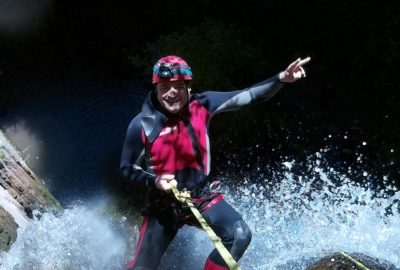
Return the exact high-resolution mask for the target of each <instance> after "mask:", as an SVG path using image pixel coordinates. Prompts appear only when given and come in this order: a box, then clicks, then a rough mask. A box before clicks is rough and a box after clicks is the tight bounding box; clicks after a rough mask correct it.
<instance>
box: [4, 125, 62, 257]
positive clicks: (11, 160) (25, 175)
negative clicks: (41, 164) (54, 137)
mask: <svg viewBox="0 0 400 270" xmlns="http://www.w3.org/2000/svg"><path fill="white" fill-rule="evenodd" d="M0 176H1V177H0V191H1V192H0V207H1V209H2V213H3V214H4V212H5V213H7V214H8V215H7V218H4V219H3V218H1V219H0V231H1V230H3V232H4V235H2V234H1V233H0V237H2V238H1V240H0V251H4V250H8V248H9V246H10V245H11V243H12V242H13V241H14V240H15V237H14V236H15V235H14V234H15V231H16V227H19V226H25V225H26V224H27V223H28V222H29V219H32V218H34V217H35V215H33V214H32V213H34V212H39V213H44V212H57V211H58V210H60V209H61V206H60V204H59V202H58V201H57V200H56V199H55V198H54V197H53V196H52V195H51V194H50V192H49V191H48V190H47V188H46V187H45V185H44V184H43V182H42V181H41V180H40V179H39V178H38V177H36V176H35V174H34V173H33V172H32V171H31V170H30V169H29V168H28V166H27V165H26V163H25V162H24V161H23V159H22V158H21V156H20V154H19V153H18V151H17V150H16V149H15V148H14V147H13V146H12V145H11V143H10V142H9V141H8V140H7V139H6V138H5V137H4V135H3V134H2V133H1V131H0ZM4 216H6V215H5V214H4ZM10 218H11V219H12V220H13V222H14V223H13V224H16V225H17V226H16V227H15V226H14V225H11V223H10V221H9V220H10Z"/></svg>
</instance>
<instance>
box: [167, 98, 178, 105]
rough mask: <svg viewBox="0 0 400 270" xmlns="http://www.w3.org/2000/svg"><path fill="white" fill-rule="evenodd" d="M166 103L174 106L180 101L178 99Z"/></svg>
mask: <svg viewBox="0 0 400 270" xmlns="http://www.w3.org/2000/svg"><path fill="white" fill-rule="evenodd" d="M165 102H167V104H168V105H170V106H172V105H174V104H176V103H178V102H179V99H177V100H166V101H165Z"/></svg>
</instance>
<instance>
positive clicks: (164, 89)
mask: <svg viewBox="0 0 400 270" xmlns="http://www.w3.org/2000/svg"><path fill="white" fill-rule="evenodd" d="M156 92H157V100H158V102H159V103H160V104H161V106H162V107H163V108H164V109H165V110H166V111H167V112H169V113H172V114H176V113H179V112H180V111H181V110H182V109H183V107H185V105H186V103H187V102H188V99H189V97H188V91H187V89H186V84H185V82H184V81H172V82H160V83H157V86H156Z"/></svg>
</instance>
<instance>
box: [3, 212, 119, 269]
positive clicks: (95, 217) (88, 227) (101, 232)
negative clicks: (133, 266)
mask: <svg viewBox="0 0 400 270" xmlns="http://www.w3.org/2000/svg"><path fill="white" fill-rule="evenodd" d="M124 251H126V243H125V242H124V240H123V238H122V237H121V235H119V234H118V232H117V231H116V230H115V226H113V224H112V223H111V221H110V220H109V219H107V218H105V217H102V216H101V215H99V214H96V213H95V211H91V210H89V209H88V208H86V207H83V206H76V207H74V208H72V209H67V210H65V211H64V213H63V214H62V215H61V216H59V217H56V216H55V215H53V214H49V213H45V214H44V215H43V216H42V217H41V219H40V220H35V221H34V222H32V223H31V224H30V225H29V226H28V227H26V228H25V229H18V237H17V240H16V242H15V243H14V244H13V246H12V248H11V249H10V250H9V252H8V253H3V254H1V255H0V265H1V266H0V269H1V270H9V269H15V270H25V269H40V270H41V269H60V270H61V269H122V268H123V265H124V264H123V261H124V257H126V253H124Z"/></svg>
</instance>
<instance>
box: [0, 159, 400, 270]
mask: <svg viewBox="0 0 400 270" xmlns="http://www.w3.org/2000/svg"><path fill="white" fill-rule="evenodd" d="M316 157H317V161H315V162H310V164H308V166H309V168H308V170H307V173H306V174H303V175H297V174H296V173H295V172H294V171H293V169H294V168H295V167H296V162H294V161H285V162H283V171H282V172H276V174H274V175H275V176H274V177H273V179H264V175H263V170H262V169H257V172H256V173H255V174H254V176H255V177H254V178H255V179H249V178H248V177H247V178H245V179H244V180H242V181H240V179H234V178H237V177H238V176H237V175H235V176H232V177H229V174H228V173H227V174H225V177H226V179H221V180H225V182H226V183H227V184H226V185H225V187H224V193H225V194H226V196H225V199H226V200H227V201H229V202H230V203H231V204H232V205H233V206H234V207H235V209H237V210H238V212H239V213H241V214H242V216H243V218H244V219H245V220H246V221H247V223H248V224H249V225H250V227H251V229H252V232H253V239H252V242H251V244H250V247H249V249H248V250H247V251H246V253H245V255H244V256H243V258H242V259H241V260H240V265H241V267H242V269H246V270H265V269H305V268H306V267H307V266H308V265H310V263H312V262H313V261H315V260H317V259H319V258H321V257H323V256H324V255H327V254H330V253H333V252H340V251H344V252H348V253H352V252H358V253H363V254H365V255H368V256H370V257H374V258H376V259H378V260H382V262H383V261H385V262H389V263H391V264H393V265H395V266H396V267H400V214H399V209H400V192H399V191H397V189H396V188H395V187H393V186H391V185H389V184H387V185H386V187H385V189H384V190H380V191H379V190H378V191H377V190H372V189H370V188H368V187H364V186H363V185H361V184H358V183H354V182H353V181H352V179H350V178H349V177H347V176H345V175H341V174H339V173H336V172H335V171H334V170H333V169H332V168H327V167H325V165H322V164H323V162H322V163H321V162H320V161H319V160H320V158H321V156H320V154H319V153H317V154H316ZM364 176H365V175H364ZM372 177H373V176H371V175H370V174H367V176H365V179H366V182H368V181H373V178H372ZM228 179H230V180H232V179H234V180H235V182H236V183H241V184H236V185H235V184H231V182H230V180H228ZM129 226H130V225H129ZM117 231H118V230H116V228H115V226H113V225H112V224H111V223H110V220H108V219H107V218H104V217H101V216H98V215H96V214H95V213H93V212H91V211H89V210H88V209H87V208H84V207H76V208H73V209H72V210H66V211H65V212H64V214H63V215H61V216H60V217H55V216H53V215H50V214H45V215H44V216H43V217H42V218H41V219H40V220H39V221H35V222H33V223H32V224H31V225H30V226H28V227H27V228H26V229H25V230H20V231H19V232H18V238H17V241H16V243H15V244H14V245H13V247H12V249H11V250H10V251H9V252H8V253H4V254H2V256H1V257H0V261H1V264H2V266H1V267H0V269H124V266H125V265H126V262H127V261H128V259H130V257H131V255H132V254H133V249H134V247H133V246H131V245H130V244H127V243H126V240H124V239H123V237H122V236H121V235H120V234H119V233H117ZM135 233H136V234H135V235H133V236H132V235H129V236H126V235H125V238H126V239H129V238H130V239H132V238H137V234H138V232H137V229H135ZM130 241H131V240H129V242H130ZM212 249H213V247H212V245H211V243H210V240H209V239H208V238H207V236H206V235H205V233H204V232H202V231H200V230H197V229H194V228H191V227H184V228H183V229H182V230H180V232H179V233H178V235H177V237H176V238H175V239H174V241H173V242H172V244H171V246H170V248H169V249H168V250H167V252H166V254H165V256H164V257H163V259H162V262H161V266H160V267H159V269H160V270H171V269H191V270H200V269H202V267H203V264H204V261H205V258H206V257H207V255H208V254H209V253H210V252H211V250H212Z"/></svg>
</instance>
